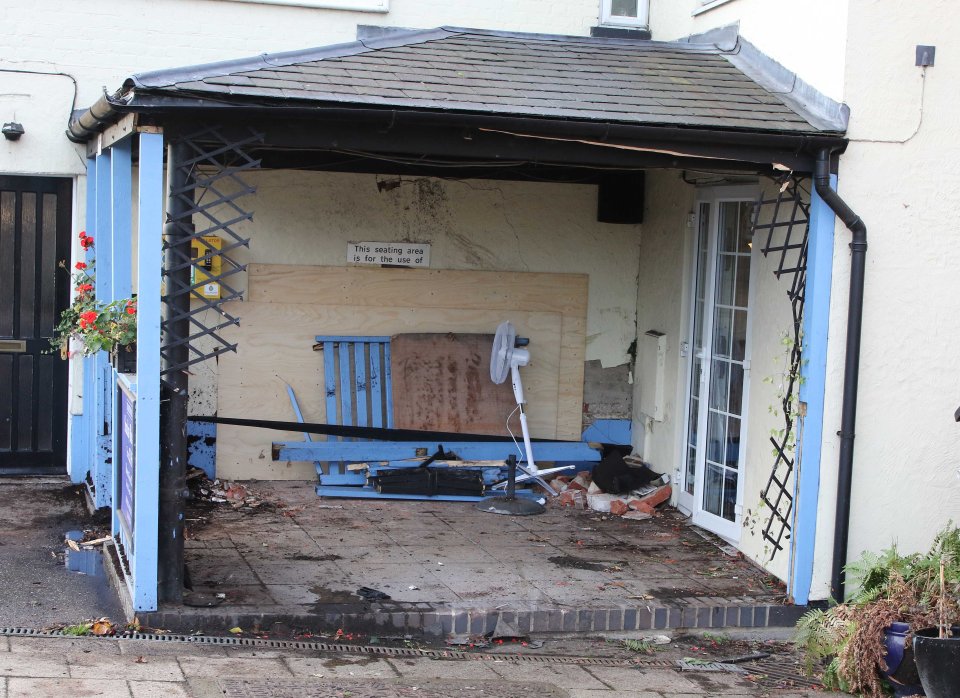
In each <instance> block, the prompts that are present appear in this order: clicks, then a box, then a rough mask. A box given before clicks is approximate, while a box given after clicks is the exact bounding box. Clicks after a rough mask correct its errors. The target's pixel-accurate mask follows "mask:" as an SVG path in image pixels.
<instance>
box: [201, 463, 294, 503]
mask: <svg viewBox="0 0 960 698" xmlns="http://www.w3.org/2000/svg"><path fill="white" fill-rule="evenodd" d="M187 486H188V487H189V488H190V496H191V498H192V499H194V500H196V501H201V502H212V503H214V504H229V505H230V506H231V507H233V508H234V509H237V510H244V511H252V510H254V509H257V508H259V507H262V506H264V505H268V504H274V506H277V505H276V503H271V502H268V501H267V500H266V499H264V497H263V496H262V495H260V494H259V493H258V492H255V491H254V490H252V489H251V488H250V487H248V486H246V485H242V484H240V483H239V482H231V481H230V480H220V479H219V478H218V479H216V480H211V479H210V478H209V477H207V475H206V473H204V471H203V470H201V469H199V468H191V469H190V471H189V472H188V473H187ZM277 508H282V507H280V506H277Z"/></svg>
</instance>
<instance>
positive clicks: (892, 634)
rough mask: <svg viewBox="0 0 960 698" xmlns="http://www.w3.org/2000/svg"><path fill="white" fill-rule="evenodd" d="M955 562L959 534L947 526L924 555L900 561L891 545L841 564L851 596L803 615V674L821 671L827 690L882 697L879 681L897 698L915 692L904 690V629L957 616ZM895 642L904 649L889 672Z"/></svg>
mask: <svg viewBox="0 0 960 698" xmlns="http://www.w3.org/2000/svg"><path fill="white" fill-rule="evenodd" d="M944 559H945V560H946V561H947V562H946V565H945V570H944V578H945V580H946V582H947V583H946V584H945V585H944V586H943V588H941V585H940V583H939V567H940V561H941V560H944ZM951 561H952V562H951ZM958 561H960V529H958V528H957V527H956V526H953V525H952V524H951V525H950V526H948V527H947V528H946V529H944V530H943V531H941V532H940V534H938V535H937V537H936V538H935V540H934V543H933V545H932V546H931V549H930V550H929V551H928V552H927V553H925V554H913V555H901V554H900V553H899V552H898V551H897V549H896V547H891V548H890V549H888V550H885V551H883V552H882V553H880V554H879V555H875V554H871V553H865V554H864V555H863V556H861V558H860V559H859V560H857V561H855V562H853V563H851V564H850V565H848V566H847V570H846V571H847V579H848V580H850V582H851V587H852V588H856V592H855V594H854V595H853V596H852V597H851V598H849V599H848V600H847V601H845V602H844V603H841V604H837V605H834V606H832V607H831V608H829V609H826V610H819V609H818V610H814V611H811V612H809V613H807V614H806V615H805V616H804V617H803V618H801V619H800V621H799V623H798V625H797V628H798V634H797V642H798V645H799V646H800V648H801V649H802V650H803V651H804V653H805V657H806V662H807V668H808V671H810V672H811V673H812V672H814V671H815V670H817V669H818V668H819V667H823V682H824V684H825V685H827V686H828V687H830V688H834V689H839V690H843V691H848V692H851V693H861V694H863V695H865V696H870V697H871V698H875V697H879V696H882V695H885V690H886V687H885V679H889V680H890V683H891V684H892V686H893V688H894V690H895V691H897V692H898V693H899V694H900V695H913V694H916V693H919V687H918V686H911V685H904V683H908V682H911V681H915V679H913V678H912V676H911V673H912V672H911V667H910V666H909V664H910V662H909V660H910V657H909V654H910V652H909V650H910V648H911V646H912V645H911V643H910V639H911V638H910V635H911V633H910V630H911V629H912V630H917V629H919V628H924V627H927V626H930V625H934V624H936V623H937V622H938V618H939V617H940V615H941V614H946V615H947V616H948V617H952V618H956V617H958V609H960V597H958V595H957V589H958V588H960V587H958V586H957V585H960V562H958ZM951 580H953V586H951V584H950V581H951ZM896 623H902V624H905V626H903V625H901V626H899V627H897V626H895V625H894V624H896ZM898 636H899V641H900V643H901V646H904V647H905V650H906V651H905V652H904V655H905V656H904V658H903V661H902V662H899V666H894V665H895V664H896V663H897V662H896V660H897V659H898V657H897V656H896V654H897V648H896V645H897V640H898ZM888 638H889V647H890V649H889V650H888ZM951 695H957V694H951Z"/></svg>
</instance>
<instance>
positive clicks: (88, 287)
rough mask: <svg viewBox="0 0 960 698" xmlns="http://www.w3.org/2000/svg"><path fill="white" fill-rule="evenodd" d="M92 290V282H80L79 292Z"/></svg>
mask: <svg viewBox="0 0 960 698" xmlns="http://www.w3.org/2000/svg"><path fill="white" fill-rule="evenodd" d="M92 290H93V285H92V284H80V285H79V286H77V293H86V292H87V291H92Z"/></svg>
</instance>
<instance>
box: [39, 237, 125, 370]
mask: <svg viewBox="0 0 960 698" xmlns="http://www.w3.org/2000/svg"><path fill="white" fill-rule="evenodd" d="M80 246H81V247H82V248H83V249H84V251H89V250H90V249H92V248H93V238H92V237H91V236H89V235H87V234H86V233H85V232H81V233H80ZM94 269H95V267H94V260H93V259H91V260H90V261H89V262H83V261H81V262H77V263H76V264H75V265H74V271H73V283H74V288H73V291H74V296H73V302H72V303H71V304H70V305H69V306H68V307H67V308H66V309H65V310H64V311H63V312H62V313H61V314H60V322H59V323H57V325H56V327H54V332H53V337H52V338H51V340H50V344H51V346H52V347H53V348H54V349H55V350H58V351H59V352H60V356H61V358H64V359H66V358H69V357H70V356H73V355H74V354H81V355H83V356H89V355H91V354H95V353H96V352H98V351H106V352H109V353H110V355H111V359H112V360H114V361H115V363H114V365H115V366H116V367H117V370H118V371H120V372H122V373H130V372H133V371H135V370H136V351H135V343H136V339H137V301H136V298H135V297H134V298H123V299H119V300H115V301H112V302H110V303H104V302H103V301H98V300H97V298H96V295H95V293H94V288H95V283H96V274H95V270H94Z"/></svg>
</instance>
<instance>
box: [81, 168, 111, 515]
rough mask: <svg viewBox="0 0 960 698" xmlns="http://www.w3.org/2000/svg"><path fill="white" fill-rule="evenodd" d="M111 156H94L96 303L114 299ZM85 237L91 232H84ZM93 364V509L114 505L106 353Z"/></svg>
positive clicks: (109, 373) (107, 361)
mask: <svg viewBox="0 0 960 698" xmlns="http://www.w3.org/2000/svg"><path fill="white" fill-rule="evenodd" d="M110 158H111V153H110V151H109V150H105V151H103V152H102V153H100V154H99V155H98V156H97V196H96V208H97V216H96V217H97V225H96V230H95V231H94V232H93V233H91V234H92V235H93V238H94V252H95V257H96V260H97V269H96V272H97V279H96V283H95V287H96V297H97V300H98V301H104V302H109V301H110V300H112V299H113V269H112V267H113V255H112V251H111V246H112V245H111V243H112V240H111V236H112V232H111V218H112V215H111V214H112V207H111V199H112V189H111V166H110ZM87 232H88V233H89V232H90V231H87ZM93 360H94V382H93V386H92V387H93V388H94V410H93V418H94V429H93V432H94V440H93V443H94V444H95V453H94V460H93V486H94V505H95V506H96V507H97V508H98V509H99V508H100V507H107V506H110V503H111V502H112V501H113V478H112V475H113V465H112V463H111V461H112V448H111V446H112V444H111V443H110V432H111V419H112V417H113V400H111V399H109V396H111V395H113V385H112V384H113V382H114V380H113V377H112V370H111V368H110V357H108V356H107V355H106V353H105V352H97V353H96V355H95V356H94V357H93Z"/></svg>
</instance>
